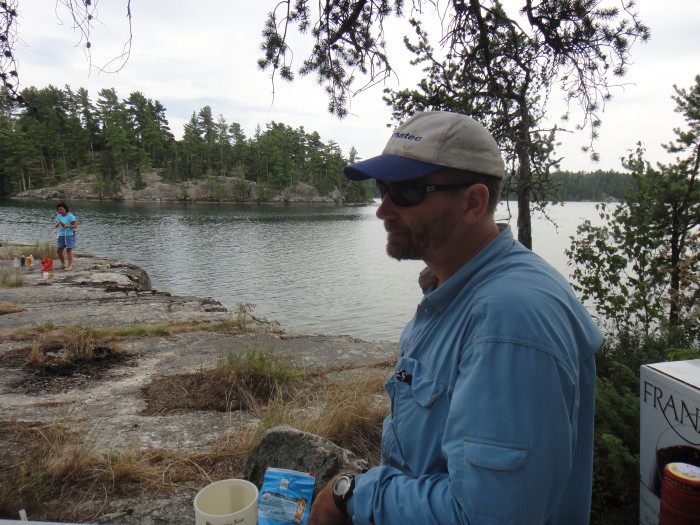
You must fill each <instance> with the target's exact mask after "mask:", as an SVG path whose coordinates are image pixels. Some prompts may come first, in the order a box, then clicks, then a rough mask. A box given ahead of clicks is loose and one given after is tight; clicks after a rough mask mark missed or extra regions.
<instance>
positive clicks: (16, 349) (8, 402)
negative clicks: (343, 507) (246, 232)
mask: <svg viewBox="0 0 700 525" xmlns="http://www.w3.org/2000/svg"><path fill="white" fill-rule="evenodd" d="M0 271H14V269H13V268H12V260H11V259H10V258H6V259H0ZM21 271H22V274H23V276H24V278H25V280H26V282H25V285H24V286H21V287H11V288H2V289H1V290H2V292H1V298H0V304H1V305H3V306H5V307H6V309H5V311H3V312H2V315H0V422H1V423H2V424H3V425H4V426H5V427H7V426H8V425H19V424H23V425H24V424H54V423H56V422H57V421H59V422H60V423H61V425H67V426H70V428H72V429H74V430H75V432H77V433H79V434H81V435H83V436H85V446H86V447H88V446H89V447H91V448H92V449H94V450H113V451H122V452H123V451H133V450H180V451H182V450H186V451H187V452H188V453H190V454H191V453H194V452H198V451H199V452H201V453H206V452H207V451H209V450H211V449H215V448H216V447H219V446H220V444H221V442H222V440H226V438H227V436H231V435H233V434H235V433H236V432H238V431H240V430H241V429H244V428H246V427H249V426H250V425H254V424H255V423H256V419H255V417H253V416H252V415H251V414H249V413H246V411H244V410H234V411H228V412H219V411H214V410H189V411H187V410H179V411H173V412H170V411H162V412H161V413H153V412H152V411H151V412H149V411H148V410H145V409H146V408H147V401H146V399H144V394H143V392H144V388H145V387H146V386H148V385H149V384H152V383H153V382H154V381H156V380H158V379H159V378H163V377H168V376H173V375H177V374H188V373H196V372H197V371H201V370H205V369H211V368H214V367H216V366H217V365H218V364H219V363H220V360H221V356H222V354H223V352H228V351H233V352H243V351H245V349H246V348H250V347H251V346H253V347H261V348H262V347H265V348H274V352H275V355H276V356H278V357H280V358H282V359H284V360H287V361H288V362H290V363H293V364H294V365H295V366H300V367H304V368H306V369H310V370H319V371H331V372H328V376H327V378H328V381H342V380H343V377H353V376H356V375H358V374H359V373H360V370H362V371H367V370H371V371H372V372H373V373H376V374H379V375H383V376H384V377H386V375H387V374H388V373H389V370H390V367H391V363H392V362H393V360H394V359H395V356H396V351H397V345H396V343H393V342H368V341H362V340H358V339H355V338H352V337H348V336H334V335H320V334H302V333H293V332H289V331H286V330H283V329H279V328H276V327H274V324H271V325H270V326H271V328H270V329H269V330H262V331H251V332H245V333H227V332H226V331H225V330H221V328H220V327H221V324H222V323H227V322H231V321H233V320H235V319H236V315H237V314H236V313H232V312H229V311H228V310H226V308H224V307H223V306H222V305H221V304H220V303H218V302H217V301H215V300H212V299H208V298H199V297H187V296H173V295H171V294H169V293H167V292H162V291H157V290H152V289H151V285H150V279H149V278H148V275H147V274H146V272H145V271H144V270H143V269H141V268H139V267H137V266H134V265H131V264H124V263H120V262H118V261H114V260H110V259H104V258H100V257H94V256H88V255H84V254H77V257H76V258H75V261H74V269H73V271H62V270H54V271H53V272H50V273H48V272H42V271H41V270H40V268H38V267H33V268H24V269H21ZM8 305H9V306H10V307H9V308H7V307H8ZM13 310H14V311H13ZM6 311H7V312H8V313H5V312H6ZM238 320H239V321H240V319H238ZM178 323H180V324H183V325H186V324H188V323H189V324H196V325H197V326H198V329H197V330H196V331H194V330H193V331H186V330H183V331H171V332H165V331H163V332H162V333H161V332H159V331H158V330H157V329H154V330H153V331H151V332H147V333H145V334H144V335H141V336H139V337H130V338H129V337H126V338H123V339H121V340H119V342H118V346H119V355H120V356H121V357H120V358H119V360H117V361H115V362H110V363H107V364H105V363H103V364H102V365H101V366H99V367H97V366H96V367H94V368H91V369H89V370H80V368H79V367H76V368H75V369H73V370H62V371H61V372H60V373H57V374H56V375H55V376H52V375H51V374H48V372H47V370H48V368H47V366H46V365H44V367H43V368H42V369H41V370H42V373H39V372H38V370H39V369H38V368H36V367H32V366H29V362H30V358H29V355H30V354H31V352H32V350H33V347H37V346H41V347H43V348H44V353H45V354H46V356H47V357H50V356H51V353H52V352H53V353H56V352H58V348H60V346H61V344H63V342H62V341H60V340H58V341H57V340H55V338H56V337H59V336H57V334H59V333H61V332H60V331H61V330H62V329H65V328H66V327H71V326H76V325H82V326H89V327H92V328H100V327H103V328H106V327H109V328H111V329H114V328H116V327H122V328H126V327H144V326H146V327H148V326H151V327H161V326H166V325H167V326H173V325H175V324H178ZM251 323H252V320H251ZM115 344H116V343H115ZM363 373H364V372H363ZM61 374H64V375H61ZM1 436H2V437H0V465H11V464H13V463H16V462H17V461H18V460H19V459H20V457H21V454H22V448H21V447H19V446H18V444H17V443H16V442H14V441H13V440H12V439H11V438H8V434H7V433H5V434H1ZM235 475H240V472H231V476H229V477H233V476H235ZM199 488H201V484H200V485H198V484H197V483H192V482H188V481H185V482H183V483H182V484H180V485H179V486H177V487H175V488H174V489H173V490H170V491H168V492H167V493H160V492H157V493H154V494H144V495H142V496H138V497H131V498H126V499H110V500H106V501H105V500H99V498H96V501H91V502H85V503H84V505H86V509H85V512H84V513H82V514H83V515H86V514H90V513H91V512H94V519H92V520H91V521H92V522H99V523H124V524H131V523H133V524H136V523H139V524H150V523H153V524H155V523H170V524H174V525H178V524H181V523H182V524H185V523H187V524H191V523H193V521H194V512H193V509H192V498H193V496H194V494H195V493H196V490H198V489H199ZM0 517H2V515H0ZM30 518H32V516H30Z"/></svg>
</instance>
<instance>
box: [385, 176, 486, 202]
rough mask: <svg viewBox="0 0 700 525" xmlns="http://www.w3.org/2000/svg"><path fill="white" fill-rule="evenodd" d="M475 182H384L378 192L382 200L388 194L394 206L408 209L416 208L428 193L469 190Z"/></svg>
mask: <svg viewBox="0 0 700 525" xmlns="http://www.w3.org/2000/svg"><path fill="white" fill-rule="evenodd" d="M472 184H475V183H474V182H465V183H462V184H415V183H413V182H392V183H389V182H382V181H377V190H378V191H379V195H380V196H381V198H382V199H384V196H385V195H386V194H387V193H388V194H389V197H391V200H392V202H393V203H394V204H396V205H397V206H401V207H402V208H407V207H409V206H416V205H418V204H420V203H421V202H423V199H424V198H425V195H426V194H427V193H432V192H434V191H442V190H454V189H457V188H468V187H469V186H471V185H472Z"/></svg>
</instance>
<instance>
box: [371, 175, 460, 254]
mask: <svg viewBox="0 0 700 525" xmlns="http://www.w3.org/2000/svg"><path fill="white" fill-rule="evenodd" d="M411 182H416V183H420V184H440V183H441V181H440V180H439V176H437V175H428V176H426V177H422V178H420V179H416V180H415V181H411ZM453 198H454V195H453V194H452V192H449V191H440V192H435V193H428V194H426V195H425V197H424V198H423V201H422V202H421V203H420V204H417V205H415V206H408V207H402V206H397V205H396V204H395V203H394V202H393V200H392V199H391V196H390V195H389V194H387V195H385V196H384V199H383V200H382V203H381V205H380V206H379V208H378V209H377V217H379V218H380V219H382V220H383V221H384V228H385V229H386V231H387V244H386V251H387V254H388V255H389V256H390V257H393V258H394V259H398V260H401V259H409V260H423V261H432V260H435V258H436V257H437V256H438V254H439V252H440V250H443V251H444V249H445V248H446V247H447V243H448V241H449V239H450V237H451V235H452V233H453V232H454V229H455V227H456V225H457V224H458V222H459V214H458V213H457V210H456V209H455V207H454V206H452V205H451V204H452V203H453V201H454V199H453Z"/></svg>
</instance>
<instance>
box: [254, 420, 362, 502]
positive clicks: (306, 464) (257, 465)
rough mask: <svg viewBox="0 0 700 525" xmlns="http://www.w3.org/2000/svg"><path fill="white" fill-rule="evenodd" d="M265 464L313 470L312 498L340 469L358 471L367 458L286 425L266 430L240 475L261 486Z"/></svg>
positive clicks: (301, 470) (305, 470) (310, 471)
mask: <svg viewBox="0 0 700 525" xmlns="http://www.w3.org/2000/svg"><path fill="white" fill-rule="evenodd" d="M267 467H275V468H284V469H289V470H296V471H299V472H309V473H313V475H314V477H315V478H316V483H315V485H314V498H315V497H316V495H317V494H318V493H319V491H320V490H321V489H322V488H323V487H324V486H325V485H326V483H328V481H329V480H330V479H331V478H332V477H333V476H335V475H336V474H339V473H340V472H359V471H361V470H364V469H366V468H367V467H368V465H367V462H366V461H365V460H363V459H360V458H358V457H357V456H355V455H354V454H353V453H352V452H350V451H349V450H346V449H344V448H341V447H339V446H337V445H336V444H334V443H332V442H331V441H329V440H327V439H324V438H322V437H319V436H316V435H314V434H309V433H308V432H302V431H301V430H297V429H296V428H294V427H291V426H289V425H280V426H277V427H274V428H271V429H269V430H267V431H266V432H265V433H264V434H263V435H262V437H261V438H260V441H259V442H258V443H257V445H256V446H255V448H254V449H253V450H252V452H251V453H250V455H249V456H248V458H247V460H246V462H245V466H244V468H243V475H244V477H245V478H246V479H247V480H249V481H250V482H252V483H254V484H255V485H257V487H258V488H260V487H262V483H263V477H264V475H265V469H266V468H267Z"/></svg>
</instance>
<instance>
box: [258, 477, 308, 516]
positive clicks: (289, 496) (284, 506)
mask: <svg viewBox="0 0 700 525" xmlns="http://www.w3.org/2000/svg"><path fill="white" fill-rule="evenodd" d="M315 481H316V479H315V478H314V476H313V474H307V473H305V472H297V471H296V470H287V469H281V468H273V467H268V468H267V470H266V471H265V477H264V478H263V484H262V487H261V489H260V495H259V496H258V525H306V522H307V521H308V519H309V512H310V510H311V498H312V497H313V494H314V483H315Z"/></svg>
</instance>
